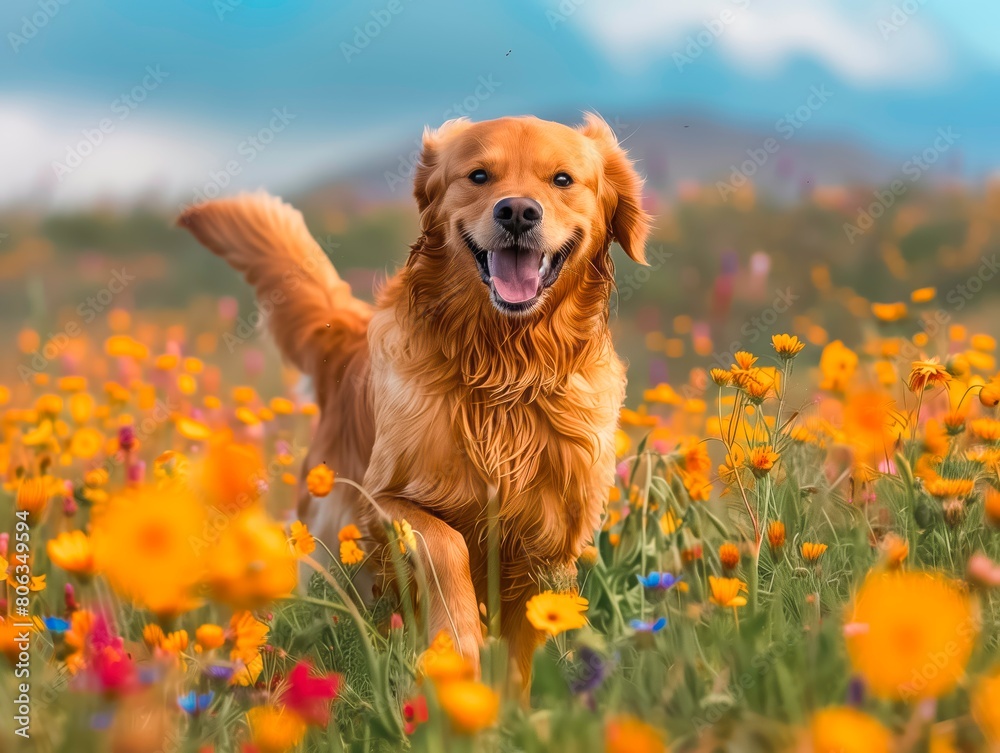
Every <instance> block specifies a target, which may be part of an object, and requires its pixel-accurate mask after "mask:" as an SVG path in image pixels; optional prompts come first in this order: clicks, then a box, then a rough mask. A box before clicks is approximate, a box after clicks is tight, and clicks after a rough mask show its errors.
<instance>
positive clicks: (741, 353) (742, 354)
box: [730, 350, 757, 371]
mask: <svg viewBox="0 0 1000 753" xmlns="http://www.w3.org/2000/svg"><path fill="white" fill-rule="evenodd" d="M733 360H734V361H736V363H734V364H733V365H732V366H731V367H730V369H731V370H732V371H749V370H750V369H751V368H752V367H753V365H754V364H755V363H757V356H755V355H754V354H753V353H748V352H747V351H745V350H738V351H736V353H735V354H733Z"/></svg>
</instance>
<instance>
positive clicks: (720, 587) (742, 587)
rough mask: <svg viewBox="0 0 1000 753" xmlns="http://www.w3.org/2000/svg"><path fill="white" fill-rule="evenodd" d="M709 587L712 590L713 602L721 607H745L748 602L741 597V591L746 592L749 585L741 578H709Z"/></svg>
mask: <svg viewBox="0 0 1000 753" xmlns="http://www.w3.org/2000/svg"><path fill="white" fill-rule="evenodd" d="M708 585H709V587H710V588H711V589H712V597H711V601H712V602H713V603H714V604H718V605H719V606H720V607H734V608H735V607H745V606H746V603H747V600H746V597H745V596H740V591H746V589H747V584H746V583H744V582H743V581H741V580H740V579H739V578H717V577H716V576H714V575H709V576H708Z"/></svg>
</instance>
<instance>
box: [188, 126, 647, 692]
mask: <svg viewBox="0 0 1000 753" xmlns="http://www.w3.org/2000/svg"><path fill="white" fill-rule="evenodd" d="M414 196H415V198H416V202H417V207H418V209H419V211H420V230H421V234H420V237H419V238H418V239H417V241H416V242H415V243H414V244H413V245H412V246H411V248H410V253H409V257H408V258H407V260H406V263H405V266H403V267H402V268H401V269H400V270H399V272H398V273H397V274H396V275H395V276H393V277H392V278H391V279H389V280H388V281H387V282H386V283H385V284H384V285H383V286H382V287H381V289H380V290H378V291H377V294H376V302H375V304H374V305H369V304H368V303H365V302H363V301H361V300H359V299H357V298H355V297H354V296H352V294H351V290H350V287H349V286H348V285H347V284H346V283H345V282H344V281H343V280H342V279H341V278H340V277H339V276H338V275H337V272H336V271H335V270H334V268H333V266H332V264H331V263H330V262H329V260H328V259H327V257H326V256H325V254H324V253H323V252H322V250H321V249H320V247H319V246H318V245H317V243H316V242H315V240H314V239H313V238H312V236H311V235H310V234H309V231H308V230H307V228H306V226H305V222H304V220H303V218H302V216H301V214H300V213H299V212H297V211H295V210H294V209H292V208H291V207H290V206H288V205H286V204H284V203H282V202H281V201H280V200H279V199H276V198H273V197H270V196H267V195H266V194H257V195H243V196H240V197H237V198H232V199H222V200H217V201H212V202H208V203H205V204H201V205H198V206H194V207H192V208H190V209H188V210H187V211H185V212H184V213H183V214H182V215H181V216H180V218H179V220H178V221H179V223H180V225H182V226H183V227H186V228H187V229H188V230H190V231H191V232H192V233H193V234H194V235H195V237H196V238H197V239H198V240H199V241H200V242H201V243H203V244H204V245H205V246H207V247H208V248H209V249H210V250H211V251H213V252H214V253H216V254H218V255H219V256H221V257H223V258H224V259H225V260H226V261H227V262H228V263H229V264H230V265H231V266H233V267H234V268H235V269H237V270H239V271H240V272H242V273H243V274H244V275H245V277H246V279H247V281H248V282H249V283H250V284H251V285H252V286H254V288H255V289H256V294H257V297H258V300H259V301H260V303H261V305H262V308H264V310H268V311H270V312H271V313H270V316H269V323H270V328H271V330H272V333H273V335H274V337H275V339H276V340H277V343H278V345H279V347H280V349H281V351H282V354H283V356H284V357H285V358H286V359H287V360H288V361H290V362H291V363H292V364H293V365H294V366H295V367H296V368H297V369H298V370H299V371H301V372H302V373H303V374H305V375H307V376H309V377H311V378H312V379H313V380H314V383H315V387H316V390H317V398H318V399H317V402H318V404H319V406H320V410H321V418H320V421H319V425H318V429H317V433H316V436H315V438H314V441H313V443H312V445H311V447H310V450H309V454H308V457H307V460H306V464H305V468H306V469H308V468H311V467H314V466H316V465H318V464H320V463H325V464H326V465H327V466H329V467H330V468H331V469H332V470H334V471H335V473H336V474H338V476H341V477H347V478H351V479H355V480H359V479H363V480H364V481H363V487H364V488H365V490H367V492H368V493H369V494H370V495H371V498H372V500H374V502H375V503H376V505H377V507H378V509H379V510H380V511H381V514H382V515H383V516H386V517H387V518H391V519H392V520H396V521H403V520H405V521H407V522H408V523H409V524H410V525H411V526H412V529H413V530H414V531H415V532H418V533H419V534H420V535H419V536H418V537H417V538H418V540H419V543H418V544H417V546H418V548H419V550H420V556H421V557H422V558H424V559H425V560H426V559H429V561H430V563H431V565H432V566H433V572H434V574H435V575H436V580H437V583H438V586H437V587H435V586H433V585H432V586H431V587H429V589H428V590H429V591H430V593H429V594H428V595H427V597H428V602H429V611H430V614H429V615H427V618H428V619H429V624H430V629H431V634H432V635H436V634H437V633H438V631H441V630H445V631H447V632H449V633H450V634H451V635H452V637H453V639H454V642H455V645H456V646H457V648H458V649H459V650H460V651H461V652H462V653H463V654H464V655H466V656H468V657H472V658H474V659H478V653H479V648H480V646H481V644H482V642H483V624H482V620H481V611H480V604H486V603H489V600H488V598H487V569H488V552H487V546H486V540H487V521H488V520H489V519H490V516H489V513H488V510H489V509H490V506H491V505H495V509H496V510H497V511H498V515H497V516H496V520H497V524H496V525H497V528H496V529H495V530H496V533H497V536H498V540H499V552H500V572H499V578H500V581H499V582H500V593H501V597H502V598H501V602H500V603H501V608H500V620H499V622H500V634H501V636H502V637H503V638H504V639H505V640H506V641H507V644H508V654H509V658H510V663H511V672H512V676H513V677H515V678H516V679H517V680H518V681H519V682H520V683H521V686H522V690H523V688H524V687H525V686H526V685H528V684H529V683H530V670H531V663H532V657H533V655H534V651H535V649H536V648H537V647H538V645H539V644H540V642H541V639H542V635H541V634H540V633H539V631H538V630H536V629H535V628H534V627H533V626H532V625H531V624H530V622H529V621H528V619H527V617H526V613H525V607H526V604H527V602H528V600H529V599H530V598H531V597H532V596H533V595H535V594H537V593H538V592H539V590H540V589H542V588H543V587H544V585H545V584H546V583H552V582H561V583H563V584H567V583H572V584H574V585H575V573H576V562H577V559H578V557H579V556H580V554H581V552H582V551H583V549H584V547H585V546H586V545H587V544H588V543H590V542H591V541H592V536H593V532H594V531H595V530H596V528H597V527H598V525H599V523H600V516H601V513H602V511H603V508H604V504H605V502H606V500H607V497H608V491H609V488H610V487H611V485H612V484H613V482H614V472H615V444H614V435H615V431H616V429H617V426H618V415H619V410H620V408H621V404H622V402H623V400H624V396H625V383H626V382H625V367H624V364H623V363H622V361H621V360H620V359H619V357H618V356H617V355H616V353H615V350H614V347H613V345H612V340H611V333H610V330H609V327H608V319H609V309H610V297H611V293H612V290H613V288H614V264H613V261H612V258H611V255H610V245H611V242H612V241H613V240H615V241H617V242H618V244H619V245H620V246H621V248H622V249H623V250H624V251H625V253H626V254H627V255H628V256H629V257H631V259H632V260H634V261H635V262H638V263H641V264H644V263H645V252H644V247H645V242H646V238H647V235H648V233H649V228H650V219H651V218H650V217H649V215H648V214H647V213H646V212H645V211H644V210H643V207H642V179H641V178H640V176H639V175H638V173H637V172H636V170H635V168H634V166H633V164H632V162H631V161H630V160H629V158H628V156H627V154H626V152H625V151H624V150H623V149H622V148H621V147H620V145H619V144H618V140H617V138H616V137H615V135H614V133H613V131H612V130H611V128H610V127H609V126H608V125H607V123H606V122H605V121H604V120H602V119H601V118H600V117H598V116H597V115H594V114H587V115H586V116H585V119H584V122H583V124H581V125H579V126H578V127H569V126H565V125H561V124H558V123H553V122H548V121H543V120H539V119H537V118H533V117H514V118H501V119H498V120H492V121H485V122H480V123H472V122H470V121H469V120H467V119H458V120H453V121H449V122H447V123H445V124H444V125H443V126H441V127H440V128H439V129H437V130H430V129H427V130H425V132H424V136H423V143H422V152H421V156H420V160H419V163H418V165H417V166H416V170H415V176H414ZM303 486H304V484H303ZM372 507H373V505H372V504H371V503H370V502H368V501H367V500H366V499H365V498H364V497H363V496H362V495H361V494H360V493H358V492H357V491H356V490H355V489H354V488H352V487H350V486H348V485H341V484H337V485H336V486H335V487H334V492H333V493H332V495H331V498H330V499H324V500H314V499H311V498H310V497H309V495H308V492H303V493H302V494H301V495H300V510H299V512H300V515H301V516H302V518H303V520H305V521H306V522H307V523H308V524H309V526H310V528H311V529H312V530H313V531H314V533H315V534H316V535H317V536H318V537H319V538H321V539H322V540H324V541H327V542H335V541H336V540H337V531H338V530H339V528H340V527H341V526H342V525H346V524H347V523H358V522H359V521H363V522H364V524H365V525H366V526H367V530H368V531H369V535H371V536H374V537H379V536H381V537H382V538H383V539H384V527H383V524H382V522H381V520H382V519H380V518H379V517H378V515H376V513H375V512H373V510H372ZM383 519H384V518H383ZM560 579H561V580H560ZM477 665H478V662H477Z"/></svg>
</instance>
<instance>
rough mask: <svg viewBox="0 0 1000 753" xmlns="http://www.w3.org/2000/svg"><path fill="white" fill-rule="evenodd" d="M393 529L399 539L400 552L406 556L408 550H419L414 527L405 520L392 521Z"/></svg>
mask: <svg viewBox="0 0 1000 753" xmlns="http://www.w3.org/2000/svg"><path fill="white" fill-rule="evenodd" d="M392 528H393V530H394V531H395V532H396V538H397V539H399V551H400V552H401V553H402V554H406V551H407V550H410V551H411V552H415V551H416V550H417V536H416V534H415V533H413V526H411V525H410V524H409V523H408V522H407V521H405V520H394V521H392Z"/></svg>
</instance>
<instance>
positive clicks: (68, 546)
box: [45, 531, 94, 575]
mask: <svg viewBox="0 0 1000 753" xmlns="http://www.w3.org/2000/svg"><path fill="white" fill-rule="evenodd" d="M45 549H46V551H48V553H49V558H50V559H51V560H52V562H53V563H54V564H56V565H58V566H59V567H61V568H62V569H63V570H66V571H67V572H70V573H76V574H77V575H93V573H94V547H93V545H92V544H91V542H90V538H89V537H88V536H87V534H85V533H84V532H83V531H67V532H65V533H61V534H59V535H58V536H57V537H56V538H54V539H51V540H50V541H49V542H48V544H46V545H45Z"/></svg>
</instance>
